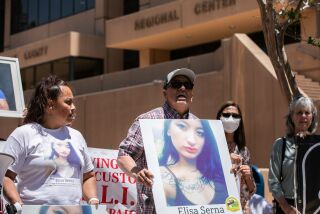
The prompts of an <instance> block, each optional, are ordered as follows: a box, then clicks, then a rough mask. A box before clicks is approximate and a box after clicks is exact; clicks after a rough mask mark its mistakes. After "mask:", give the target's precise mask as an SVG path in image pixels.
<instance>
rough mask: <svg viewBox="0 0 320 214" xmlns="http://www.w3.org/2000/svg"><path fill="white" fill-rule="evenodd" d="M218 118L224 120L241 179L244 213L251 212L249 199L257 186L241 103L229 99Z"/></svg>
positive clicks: (226, 133) (231, 155)
mask: <svg viewBox="0 0 320 214" xmlns="http://www.w3.org/2000/svg"><path fill="white" fill-rule="evenodd" d="M217 119H218V120H221V122H222V125H223V128H224V132H225V135H226V140H227V143H228V149H229V153H230V157H231V160H232V163H233V166H234V168H233V171H234V173H235V176H236V178H237V179H239V183H240V190H239V191H240V200H241V206H242V210H243V213H250V210H249V200H250V198H251V196H252V195H253V194H254V193H255V190H256V186H255V182H254V179H253V177H252V172H251V169H250V152H249V150H248V148H247V147H246V141H245V134H244V125H243V121H242V115H241V111H240V107H239V105H238V104H236V103H235V102H233V101H227V102H226V103H224V104H223V105H222V106H221V108H220V109H219V111H218V113H217Z"/></svg>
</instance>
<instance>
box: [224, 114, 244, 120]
mask: <svg viewBox="0 0 320 214" xmlns="http://www.w3.org/2000/svg"><path fill="white" fill-rule="evenodd" d="M221 115H222V117H225V118H229V117H230V116H232V117H233V118H237V119H238V118H240V115H239V114H236V113H222V114H221Z"/></svg>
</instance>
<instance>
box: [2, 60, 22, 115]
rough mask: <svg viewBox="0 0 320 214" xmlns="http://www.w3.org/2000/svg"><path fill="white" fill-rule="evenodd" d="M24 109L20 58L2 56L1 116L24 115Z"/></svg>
mask: <svg viewBox="0 0 320 214" xmlns="http://www.w3.org/2000/svg"><path fill="white" fill-rule="evenodd" d="M24 109H25V104H24V97H23V89H22V82H21V75H20V67H19V62H18V59H17V58H11V57H2V56H0V117H22V115H23V110H24Z"/></svg>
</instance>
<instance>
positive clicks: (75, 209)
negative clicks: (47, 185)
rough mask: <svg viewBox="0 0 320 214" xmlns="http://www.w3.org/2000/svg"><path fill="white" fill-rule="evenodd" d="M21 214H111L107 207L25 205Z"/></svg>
mask: <svg viewBox="0 0 320 214" xmlns="http://www.w3.org/2000/svg"><path fill="white" fill-rule="evenodd" d="M21 214H110V213H109V212H107V211H106V205H99V206H94V205H91V206H89V205H24V206H23V207H22V213H21Z"/></svg>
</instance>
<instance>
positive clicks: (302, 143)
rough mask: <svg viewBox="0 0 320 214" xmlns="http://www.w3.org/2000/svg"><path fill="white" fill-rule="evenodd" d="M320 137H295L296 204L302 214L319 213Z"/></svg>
mask: <svg viewBox="0 0 320 214" xmlns="http://www.w3.org/2000/svg"><path fill="white" fill-rule="evenodd" d="M319 162H320V136H319V135H308V136H306V137H304V138H299V137H297V159H296V169H297V185H298V188H297V191H298V192H297V196H298V197H297V202H298V208H299V210H301V211H302V212H301V213H302V214H306V213H319V212H320V183H319V180H320V171H319V170H318V163H319Z"/></svg>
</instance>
